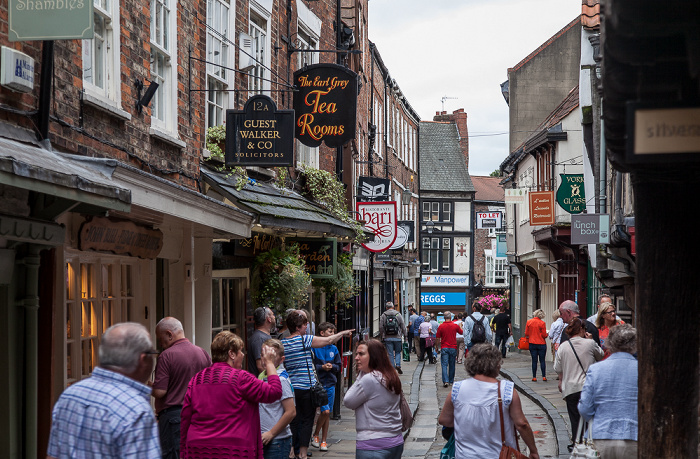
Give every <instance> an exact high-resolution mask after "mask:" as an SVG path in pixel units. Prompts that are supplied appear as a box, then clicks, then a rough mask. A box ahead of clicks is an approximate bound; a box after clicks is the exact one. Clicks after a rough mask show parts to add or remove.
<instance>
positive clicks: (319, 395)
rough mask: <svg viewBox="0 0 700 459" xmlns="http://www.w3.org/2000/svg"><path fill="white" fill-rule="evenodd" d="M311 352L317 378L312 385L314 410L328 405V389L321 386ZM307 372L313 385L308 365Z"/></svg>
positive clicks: (312, 365) (312, 366)
mask: <svg viewBox="0 0 700 459" xmlns="http://www.w3.org/2000/svg"><path fill="white" fill-rule="evenodd" d="M303 339H304V338H303V337H302V340H303ZM302 343H303V341H302ZM304 349H307V348H304ZM309 352H311V368H313V370H314V376H315V377H316V384H312V385H311V403H312V404H313V406H314V409H316V408H320V407H322V406H324V405H328V392H326V388H325V387H323V385H321V383H320V382H319V380H318V375H317V374H316V367H315V366H314V364H313V361H314V359H313V351H311V349H309ZM306 371H307V372H308V373H309V383H312V381H313V379H311V371H310V370H309V366H308V365H307V366H306Z"/></svg>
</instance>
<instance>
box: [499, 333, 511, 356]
mask: <svg viewBox="0 0 700 459" xmlns="http://www.w3.org/2000/svg"><path fill="white" fill-rule="evenodd" d="M508 337H510V335H509V334H508V332H506V333H497V334H496V347H497V348H499V349H500V350H501V354H502V355H503V357H504V358H505V356H506V341H508Z"/></svg>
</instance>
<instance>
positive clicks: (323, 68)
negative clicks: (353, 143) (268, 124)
mask: <svg viewBox="0 0 700 459" xmlns="http://www.w3.org/2000/svg"><path fill="white" fill-rule="evenodd" d="M294 85H295V87H296V88H297V89H298V91H296V92H295V93H294V113H295V128H294V136H295V137H296V138H297V139H299V141H300V142H301V143H303V144H304V145H306V146H309V147H318V146H319V145H321V143H322V142H325V143H326V145H328V146H329V147H340V146H342V145H343V144H345V142H347V141H348V140H352V139H354V138H355V125H356V117H357V74H356V73H355V72H353V71H352V70H350V69H347V68H345V67H343V66H341V65H337V64H315V65H310V66H307V67H304V68H303V69H301V70H298V71H296V72H294Z"/></svg>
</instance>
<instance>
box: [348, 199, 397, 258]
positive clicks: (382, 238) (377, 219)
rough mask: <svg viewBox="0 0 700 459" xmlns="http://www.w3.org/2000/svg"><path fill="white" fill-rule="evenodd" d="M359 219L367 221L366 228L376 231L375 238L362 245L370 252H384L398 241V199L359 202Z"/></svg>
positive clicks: (357, 208)
mask: <svg viewBox="0 0 700 459" xmlns="http://www.w3.org/2000/svg"><path fill="white" fill-rule="evenodd" d="M356 210H357V213H358V214H359V215H358V217H357V219H358V220H362V221H364V222H365V228H367V229H368V230H369V231H371V232H373V233H374V240H372V241H369V242H365V243H364V244H362V247H364V248H365V249H367V250H369V251H370V252H383V251H385V250H386V249H388V248H390V247H391V246H392V245H393V244H394V241H396V234H397V229H396V228H397V227H396V201H380V202H358V203H357V204H356Z"/></svg>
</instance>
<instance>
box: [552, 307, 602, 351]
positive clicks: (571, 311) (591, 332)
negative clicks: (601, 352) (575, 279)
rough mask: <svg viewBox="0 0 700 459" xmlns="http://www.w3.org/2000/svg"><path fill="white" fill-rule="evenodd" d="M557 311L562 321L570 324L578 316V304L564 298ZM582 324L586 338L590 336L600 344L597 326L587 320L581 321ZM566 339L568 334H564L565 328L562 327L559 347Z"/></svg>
mask: <svg viewBox="0 0 700 459" xmlns="http://www.w3.org/2000/svg"><path fill="white" fill-rule="evenodd" d="M559 313H560V314H561V320H563V321H564V323H567V324H570V323H571V321H572V320H574V318H577V317H578V316H579V310H578V304H576V303H575V302H573V301H571V300H565V301H564V302H562V303H561V304H560V305H559ZM583 325H584V327H585V328H586V338H592V339H594V340H595V342H596V343H598V344H600V335H599V333H598V328H597V327H596V326H595V325H593V324H592V323H590V322H589V321H587V320H584V321H583ZM568 339H569V335H567V334H566V329H564V331H563V332H562V333H561V338H560V339H559V347H561V345H562V344H564V343H565V342H566V341H567V340H568Z"/></svg>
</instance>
